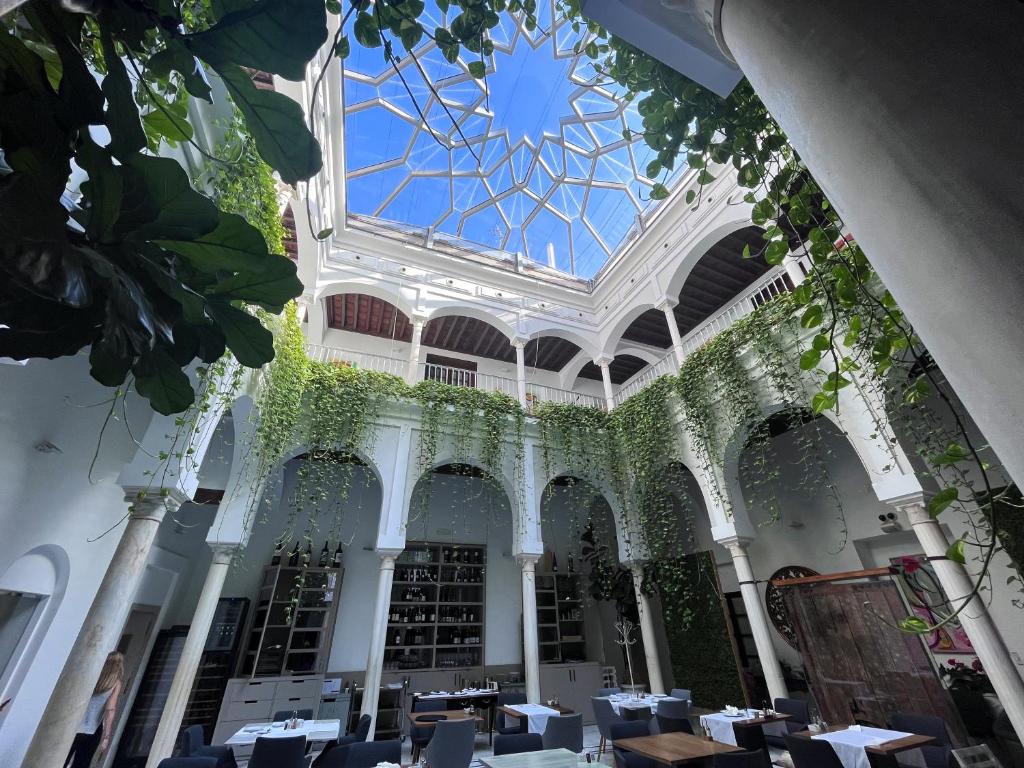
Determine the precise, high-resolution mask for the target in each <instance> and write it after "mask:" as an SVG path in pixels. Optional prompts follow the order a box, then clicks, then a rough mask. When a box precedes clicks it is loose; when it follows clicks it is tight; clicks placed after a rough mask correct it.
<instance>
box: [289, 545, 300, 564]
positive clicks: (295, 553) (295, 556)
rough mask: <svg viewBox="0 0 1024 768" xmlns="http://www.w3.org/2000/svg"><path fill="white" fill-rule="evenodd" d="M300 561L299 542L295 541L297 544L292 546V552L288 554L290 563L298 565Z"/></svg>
mask: <svg viewBox="0 0 1024 768" xmlns="http://www.w3.org/2000/svg"><path fill="white" fill-rule="evenodd" d="M298 563H299V542H297V541H296V542H295V546H294V547H292V552H291V554H290V555H288V565H298Z"/></svg>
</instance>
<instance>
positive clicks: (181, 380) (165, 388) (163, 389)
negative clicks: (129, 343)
mask: <svg viewBox="0 0 1024 768" xmlns="http://www.w3.org/2000/svg"><path fill="white" fill-rule="evenodd" d="M132 371H133V373H134V374H135V390H136V391H137V392H138V393H139V394H140V395H142V396H143V397H145V398H147V399H148V400H149V404H150V405H151V406H152V407H153V410H154V411H156V412H157V413H162V414H165V415H168V414H172V413H180V412H181V411H184V410H185V409H186V408H188V407H189V406H190V405H191V404H192V402H193V401H194V400H195V392H194V391H193V389H192V384H191V382H190V381H189V380H188V376H187V375H186V374H185V372H184V371H182V370H181V367H180V366H179V365H178V364H177V363H176V362H174V360H173V359H172V358H171V356H170V355H168V354H167V353H166V352H164V351H163V350H162V349H160V348H159V347H156V348H154V349H152V350H150V351H149V352H147V353H146V354H145V355H143V356H142V358H140V360H139V362H137V363H136V364H135V367H134V368H133V369H132Z"/></svg>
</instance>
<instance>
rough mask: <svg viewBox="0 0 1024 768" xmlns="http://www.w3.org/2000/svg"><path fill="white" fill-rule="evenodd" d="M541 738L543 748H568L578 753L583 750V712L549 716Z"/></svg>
mask: <svg viewBox="0 0 1024 768" xmlns="http://www.w3.org/2000/svg"><path fill="white" fill-rule="evenodd" d="M541 738H542V739H543V740H544V749H568V750H569V751H570V752H575V753H576V754H577V755H578V754H579V753H580V752H582V751H583V713H582V712H579V713H577V714H575V715H562V716H561V717H549V718H548V722H547V725H545V726H544V733H542V734H541Z"/></svg>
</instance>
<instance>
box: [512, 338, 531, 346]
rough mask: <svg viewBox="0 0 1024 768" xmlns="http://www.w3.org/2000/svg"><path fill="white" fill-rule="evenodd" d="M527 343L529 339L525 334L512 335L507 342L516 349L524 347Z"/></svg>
mask: <svg viewBox="0 0 1024 768" xmlns="http://www.w3.org/2000/svg"><path fill="white" fill-rule="evenodd" d="M529 343H530V339H529V338H528V337H526V336H513V337H512V339H511V340H510V341H509V344H511V345H512V346H513V347H515V348H516V349H524V348H525V347H526V345H527V344H529Z"/></svg>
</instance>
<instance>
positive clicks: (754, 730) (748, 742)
mask: <svg viewBox="0 0 1024 768" xmlns="http://www.w3.org/2000/svg"><path fill="white" fill-rule="evenodd" d="M732 732H733V734H734V735H735V736H736V746H737V747H739V748H740V749H746V750H758V749H768V743H767V742H766V741H765V739H764V730H763V729H762V728H761V726H759V725H755V726H749V725H748V726H742V725H737V724H736V723H733V725H732Z"/></svg>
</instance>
